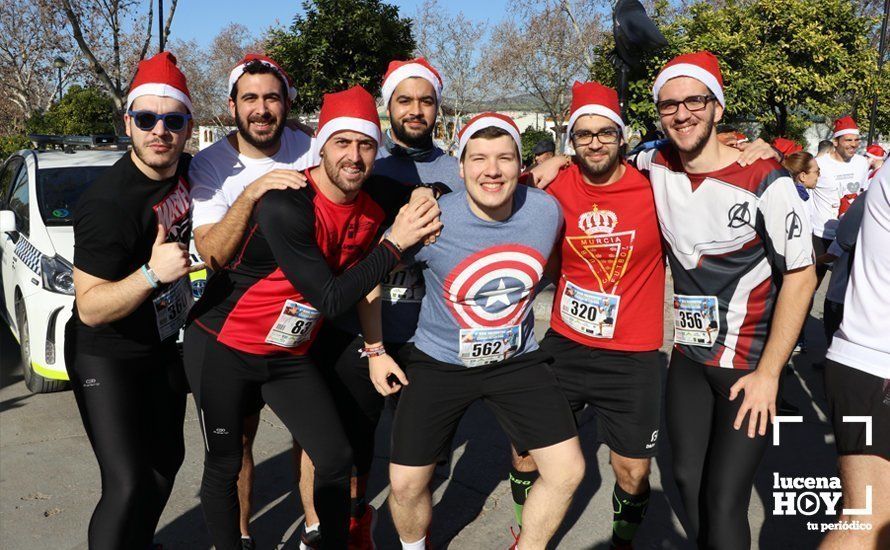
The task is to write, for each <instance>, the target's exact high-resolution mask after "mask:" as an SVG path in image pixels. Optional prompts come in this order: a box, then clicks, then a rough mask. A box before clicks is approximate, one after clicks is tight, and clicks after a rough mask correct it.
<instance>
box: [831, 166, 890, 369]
mask: <svg viewBox="0 0 890 550" xmlns="http://www.w3.org/2000/svg"><path fill="white" fill-rule="evenodd" d="M888 318H890V163H887V164H884V167H883V168H881V170H880V171H879V172H878V174H877V175H876V176H875V178H874V179H873V180H872V182H871V185H870V186H869V191H868V193H866V195H865V212H864V213H863V215H862V226H861V227H860V229H859V237H858V239H857V241H856V254H855V256H854V258H853V269H852V271H851V274H850V283H849V285H848V286H847V293H846V294H845V296H844V320H843V321H842V322H841V327H840V329H839V330H838V331H837V332H836V333H835V335H834V340H833V341H832V343H831V347H830V348H829V350H828V355H827V358H828V359H831V360H832V361H836V362H838V363H841V364H843V365H846V366H848V367H852V368H854V369H858V370H861V371H863V372H867V373H869V374H873V375H875V376H878V377H880V378H885V379H888V378H890V338H887V319H888Z"/></svg>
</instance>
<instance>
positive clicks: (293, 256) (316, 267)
mask: <svg viewBox="0 0 890 550" xmlns="http://www.w3.org/2000/svg"><path fill="white" fill-rule="evenodd" d="M256 217H257V222H258V223H259V226H260V230H261V231H262V232H263V236H264V237H265V238H266V240H267V242H268V243H269V247H270V248H271V249H272V254H273V255H274V256H275V261H276V262H277V263H278V266H279V267H280V268H281V271H283V272H284V275H285V277H287V280H288V281H290V283H291V284H292V285H294V288H295V289H296V290H297V291H298V292H300V294H302V295H303V296H304V297H305V298H306V300H307V301H308V302H309V303H310V304H311V305H312V307H314V308H315V309H317V310H318V311H320V312H321V313H322V315H324V316H325V317H337V316H339V315H341V314H342V313H344V312H345V311H346V310H348V309H349V308H350V307H352V306H353V305H355V303H356V302H358V301H359V300H360V299H361V298H363V297H364V296H366V295H367V294H368V293H369V292H371V290H373V289H374V287H375V286H377V285H378V284H379V283H380V282H381V281H382V280H383V279H384V278H385V277H386V275H387V274H388V273H389V272H390V271H392V270H393V269H394V268H395V267H396V265H398V263H399V260H400V259H401V254H400V253H399V251H398V250H396V248H395V247H394V246H393V245H392V244H391V243H389V241H385V240H384V241H381V242H380V244H378V245H377V246H376V247H375V248H374V249H373V250H371V252H370V253H369V254H368V255H367V256H365V258H364V259H362V261H360V262H358V263H357V264H355V265H354V266H353V267H351V268H350V269H348V270H346V271H345V272H343V273H342V274H340V275H334V273H332V272H331V270H330V268H329V267H328V264H327V262H326V261H325V259H324V256H323V255H322V253H321V250H320V249H319V247H318V243H317V242H316V239H315V209H314V207H313V204H312V196H311V194H309V193H307V192H305V191H291V190H287V191H269V192H267V193H266V194H265V195H264V196H263V199H262V200H261V201H260V203H259V204H258V205H257V207H256Z"/></svg>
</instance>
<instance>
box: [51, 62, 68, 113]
mask: <svg viewBox="0 0 890 550" xmlns="http://www.w3.org/2000/svg"><path fill="white" fill-rule="evenodd" d="M65 65H67V63H65V60H64V59H62V58H61V57H57V58H55V59H54V60H53V67H55V68H56V69H58V70H59V103H61V102H62V69H63V68H64V67H65Z"/></svg>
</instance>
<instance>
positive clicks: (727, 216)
mask: <svg viewBox="0 0 890 550" xmlns="http://www.w3.org/2000/svg"><path fill="white" fill-rule="evenodd" d="M637 167H639V168H640V169H641V170H643V171H644V173H646V172H648V176H649V181H651V182H652V189H653V192H654V194H655V206H656V208H657V210H658V221H659V224H660V225H661V232H662V235H663V236H664V240H665V243H666V247H667V254H668V261H669V262H670V267H671V276H672V277H673V279H674V298H673V312H674V343H675V345H676V349H677V350H678V351H680V352H681V353H683V354H684V355H686V356H687V357H689V358H690V359H693V360H694V361H697V362H699V363H703V364H706V365H710V366H719V367H724V368H736V369H753V368H756V367H757V363H758V361H759V360H760V356H761V354H762V353H763V347H764V345H765V343H766V338H767V335H768V332H769V327H770V322H771V320H772V315H773V308H774V306H775V301H776V296H777V294H778V291H779V285H780V284H781V277H782V274H783V273H785V272H787V271H791V270H794V269H798V268H801V267H805V266H808V265H810V264H812V263H813V246H812V242H811V240H810V237H809V235H810V222H809V219H808V217H807V215H806V210H805V208H804V204H803V202H802V201H801V200H800V197H799V196H798V194H797V192H796V190H795V188H794V183H793V182H792V180H791V177H790V175H789V174H788V172H787V171H786V170H785V169H784V168H782V167H781V166H780V165H779V164H778V163H777V162H775V161H771V160H770V161H766V160H760V161H757V162H755V163H754V164H752V165H750V166H747V167H742V166H740V165H739V164H738V163H733V164H731V165H729V166H727V167H725V168H723V169H721V170H717V171H714V172H708V173H704V174H687V173H686V172H684V171H683V166H682V164H681V163H680V158H679V155H678V154H677V152H676V150H675V149H674V148H673V147H671V146H668V147H666V148H665V149H664V150H662V151H647V152H645V153H642V154H641V155H640V156H639V157H637Z"/></svg>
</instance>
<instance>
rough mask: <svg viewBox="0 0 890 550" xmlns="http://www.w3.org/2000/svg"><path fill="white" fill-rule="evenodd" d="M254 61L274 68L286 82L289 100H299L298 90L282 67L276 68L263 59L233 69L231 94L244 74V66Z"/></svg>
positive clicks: (230, 75) (230, 78)
mask: <svg viewBox="0 0 890 550" xmlns="http://www.w3.org/2000/svg"><path fill="white" fill-rule="evenodd" d="M254 61H259V62H260V63H262V64H263V65H266V66H268V67H272V68H273V69H275V72H277V73H278V76H280V77H281V78H282V80H284V85H285V86H286V87H287V98H288V99H290V100H291V101H293V100H294V99H296V98H297V89H296V88H294V87H293V86H291V85H290V81H289V80H288V79H287V75H286V74H284V72H283V71H282V69H281V67H276V66H275V65H273V64H271V63H269V62H268V61H265V60H262V59H251V60H250V61H248V62H247V63H242V64H240V65H238V66H237V67H235V68H234V69H232V72H230V73H229V93H230V94H231V93H232V88H234V87H235V83H236V82H238V79H239V78H241V75H243V74H244V66H245V65H247V64H248V63H253V62H254Z"/></svg>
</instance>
